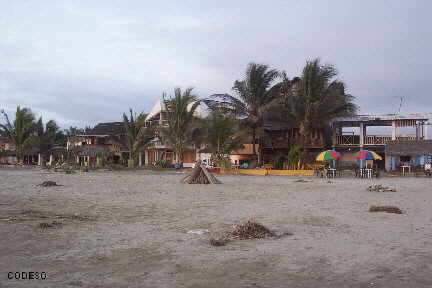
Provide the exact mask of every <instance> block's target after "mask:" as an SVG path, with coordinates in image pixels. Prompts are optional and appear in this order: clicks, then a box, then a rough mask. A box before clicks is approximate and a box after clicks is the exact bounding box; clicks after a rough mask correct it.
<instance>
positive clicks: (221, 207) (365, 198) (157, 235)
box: [0, 168, 432, 288]
mask: <svg viewBox="0 0 432 288" xmlns="http://www.w3.org/2000/svg"><path fill="white" fill-rule="evenodd" d="M184 176H185V174H184V173H182V172H176V171H169V172H166V171H151V170H138V171H104V172H99V171H98V172H88V173H79V172H78V173H74V174H70V175H69V174H64V173H58V172H49V171H48V170H40V169H18V168H2V169H0V179H1V184H0V185H1V188H0V219H2V220H0V231H1V237H0V287H396V288H397V287H401V288H402V287H417V288H418V287H432V277H431V275H432V241H431V239H432V188H431V186H432V178H425V177H383V178H378V179H356V178H352V177H342V178H336V179H331V180H330V181H329V180H327V179H320V178H316V177H300V176H246V175H217V177H218V179H220V180H221V181H222V182H223V184H219V185H190V184H181V183H180V180H181V179H182V177H184ZM299 179H303V180H304V181H298V180H299ZM43 181H55V182H56V183H58V184H60V185H62V186H54V187H42V186H36V185H38V184H41V183H42V182H43ZM372 184H381V185H385V186H389V187H392V188H395V189H396V190H397V191H396V192H369V191H367V187H368V186H369V185H372ZM371 205H394V206H398V207H399V208H400V209H401V210H402V211H403V214H391V213H380V212H376V213H372V212H369V211H368V210H369V207H370V206H371ZM248 219H255V220H256V221H257V222H259V223H262V224H263V225H265V226H266V227H268V228H269V229H271V230H272V231H275V232H277V233H278V234H280V235H282V234H284V236H283V237H277V238H266V239H254V240H235V241H231V242H229V243H227V244H226V246H222V247H214V246H211V245H210V244H209V237H210V235H209V234H202V235H199V234H191V233H187V232H188V231H190V230H195V229H208V230H209V231H210V233H211V234H213V233H216V234H217V233H219V232H222V231H226V230H229V229H231V226H232V225H233V224H238V223H240V222H242V221H245V220H248ZM53 221H55V222H54V224H53ZM41 223H48V224H50V225H49V226H48V227H44V226H43V225H41ZM290 234H292V235H290ZM25 271H33V272H44V273H46V279H37V280H34V279H33V280H29V279H20V280H17V279H8V272H14V273H15V272H25Z"/></svg>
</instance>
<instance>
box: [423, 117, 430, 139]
mask: <svg viewBox="0 0 432 288" xmlns="http://www.w3.org/2000/svg"><path fill="white" fill-rule="evenodd" d="M428 139H429V121H425V122H424V123H423V140H428Z"/></svg>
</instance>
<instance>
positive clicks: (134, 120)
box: [112, 109, 149, 167]
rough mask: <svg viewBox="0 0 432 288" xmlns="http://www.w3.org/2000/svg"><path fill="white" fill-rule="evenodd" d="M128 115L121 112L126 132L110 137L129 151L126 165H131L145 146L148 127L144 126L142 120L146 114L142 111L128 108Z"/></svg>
mask: <svg viewBox="0 0 432 288" xmlns="http://www.w3.org/2000/svg"><path fill="white" fill-rule="evenodd" d="M129 112H130V116H129V117H128V116H127V115H126V113H123V124H124V127H125V131H126V134H125V135H119V136H114V137H112V139H113V140H114V142H117V143H119V144H121V145H124V146H126V147H127V149H128V151H129V162H128V166H129V167H133V166H134V165H135V163H136V162H137V161H138V156H139V152H140V150H141V148H142V147H144V146H145V144H146V143H147V141H148V140H149V138H148V137H146V136H148V134H149V133H148V132H149V131H148V129H146V128H145V127H144V120H145V117H146V115H145V114H144V113H140V114H138V115H137V114H134V113H133V111H132V109H130V110H129Z"/></svg>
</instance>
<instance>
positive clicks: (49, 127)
mask: <svg viewBox="0 0 432 288" xmlns="http://www.w3.org/2000/svg"><path fill="white" fill-rule="evenodd" d="M33 134H34V135H32V136H30V137H29V139H28V141H27V143H26V144H25V148H28V147H35V148H37V150H38V151H39V153H40V155H41V156H42V159H41V161H40V162H41V165H43V159H44V157H46V156H48V154H49V151H50V150H51V149H52V148H53V147H54V146H55V145H62V146H63V145H64V142H65V136H64V135H63V132H61V131H60V128H59V126H58V125H57V123H56V122H55V121H54V120H49V121H48V122H47V123H46V124H45V125H44V124H43V121H42V117H40V118H39V120H38V121H37V122H36V123H34V133H33Z"/></svg>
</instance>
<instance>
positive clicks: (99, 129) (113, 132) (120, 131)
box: [79, 122, 126, 137]
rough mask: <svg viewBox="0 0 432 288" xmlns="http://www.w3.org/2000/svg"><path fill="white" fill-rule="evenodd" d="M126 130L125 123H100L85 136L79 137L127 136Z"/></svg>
mask: <svg viewBox="0 0 432 288" xmlns="http://www.w3.org/2000/svg"><path fill="white" fill-rule="evenodd" d="M125 134H126V129H125V127H124V123H123V122H107V123H99V124H97V125H96V126H95V127H94V128H93V129H91V130H90V131H88V132H87V133H86V134H85V135H79V136H105V137H107V136H120V135H125Z"/></svg>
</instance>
